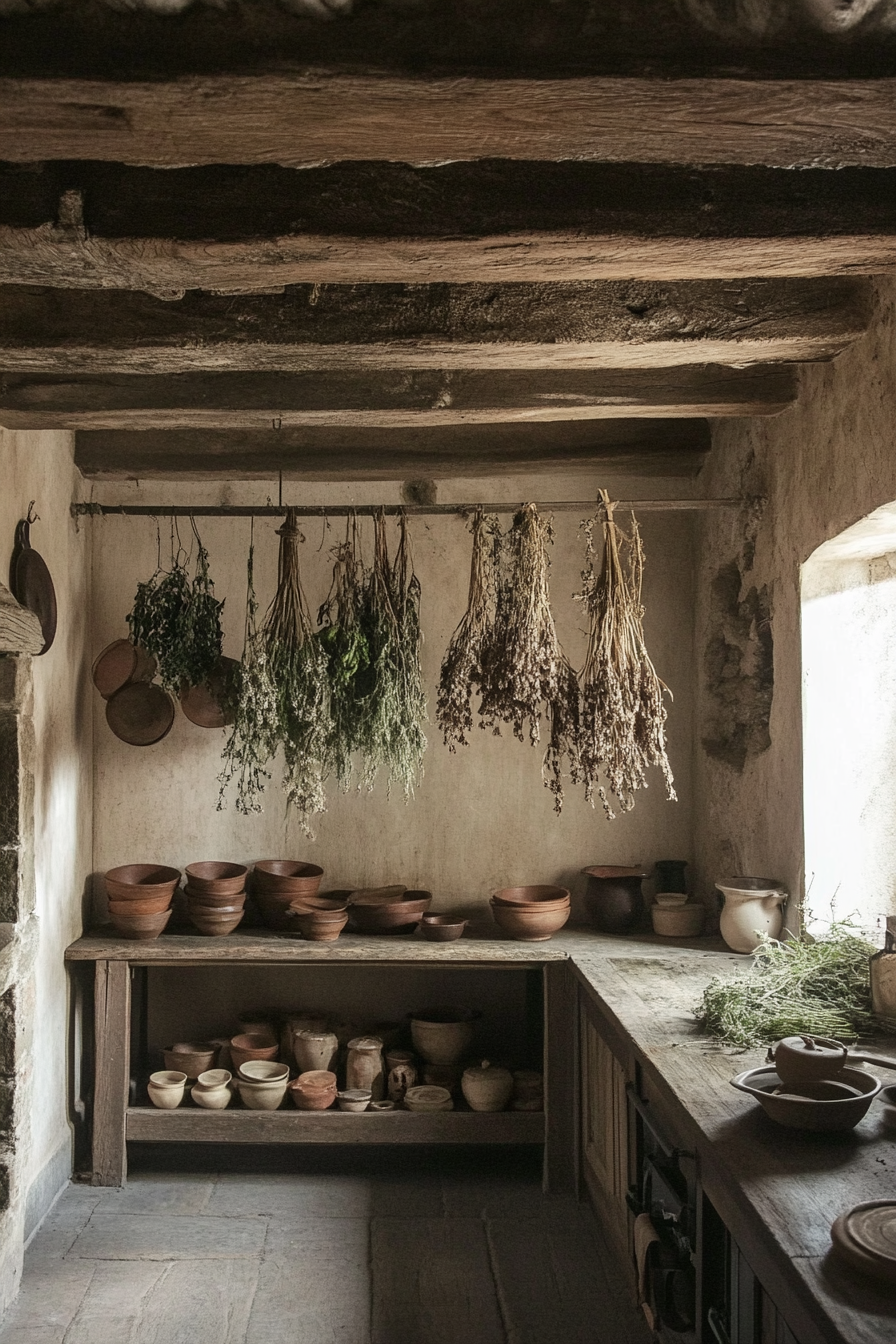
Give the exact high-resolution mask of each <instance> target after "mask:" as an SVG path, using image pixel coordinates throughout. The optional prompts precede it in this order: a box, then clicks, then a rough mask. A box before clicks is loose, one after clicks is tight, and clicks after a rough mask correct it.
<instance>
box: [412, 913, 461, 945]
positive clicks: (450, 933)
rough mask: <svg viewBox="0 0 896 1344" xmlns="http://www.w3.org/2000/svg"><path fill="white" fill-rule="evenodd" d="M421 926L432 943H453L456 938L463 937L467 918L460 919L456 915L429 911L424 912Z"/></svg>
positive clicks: (424, 935)
mask: <svg viewBox="0 0 896 1344" xmlns="http://www.w3.org/2000/svg"><path fill="white" fill-rule="evenodd" d="M420 927H421V929H422V931H423V937H424V938H428V939H429V941H430V942H431V943H453V942H454V940H455V939H456V938H462V937H463V934H464V929H466V927H467V920H465V919H458V918H457V916H456V915H431V914H429V913H427V914H424V916H423V920H422V923H421V925H420Z"/></svg>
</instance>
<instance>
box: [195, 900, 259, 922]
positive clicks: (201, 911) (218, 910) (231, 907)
mask: <svg viewBox="0 0 896 1344" xmlns="http://www.w3.org/2000/svg"><path fill="white" fill-rule="evenodd" d="M245 908H246V898H245V897H244V896H228V897H227V898H226V900H225V898H224V897H222V898H221V901H220V902H216V903H215V904H210V903H209V902H208V901H200V900H199V899H198V897H196V896H188V897H187V909H188V910H190V911H193V910H195V911H196V914H197V915H206V916H207V917H208V918H210V919H214V917H215V916H216V915H241V914H242V913H243V911H244V910H245Z"/></svg>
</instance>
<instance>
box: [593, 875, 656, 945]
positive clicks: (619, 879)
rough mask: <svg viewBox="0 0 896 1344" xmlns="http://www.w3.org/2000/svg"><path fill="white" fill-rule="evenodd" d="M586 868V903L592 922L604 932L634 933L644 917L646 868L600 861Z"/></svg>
mask: <svg viewBox="0 0 896 1344" xmlns="http://www.w3.org/2000/svg"><path fill="white" fill-rule="evenodd" d="M582 872H583V873H585V874H586V875H587V877H588V888H587V890H586V892H585V905H586V907H587V910H588V914H589V916H590V918H591V922H592V924H594V925H595V927H596V928H598V929H600V931H601V933H616V934H624V933H634V931H635V930H636V929H637V928H638V927H639V926H640V924H641V923H642V921H643V919H644V897H643V895H642V892H641V883H642V881H643V880H644V878H645V877H646V873H645V872H644V871H643V869H641V868H620V867H614V866H612V865H609V866H608V865H598V866H596V867H592V868H583V869H582Z"/></svg>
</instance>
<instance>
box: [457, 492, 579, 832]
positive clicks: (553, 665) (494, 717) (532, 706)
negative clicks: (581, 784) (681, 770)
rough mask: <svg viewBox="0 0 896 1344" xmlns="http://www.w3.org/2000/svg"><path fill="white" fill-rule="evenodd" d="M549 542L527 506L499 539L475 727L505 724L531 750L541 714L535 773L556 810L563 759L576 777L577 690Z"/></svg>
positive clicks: (547, 527)
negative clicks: (560, 632)
mask: <svg viewBox="0 0 896 1344" xmlns="http://www.w3.org/2000/svg"><path fill="white" fill-rule="evenodd" d="M552 538H553V530H552V528H551V524H550V523H549V522H548V521H546V520H545V519H542V518H540V517H539V516H538V510H537V509H536V507H535V505H534V504H526V505H524V507H523V508H522V509H521V510H520V511H519V513H517V514H516V515H515V517H514V519H513V523H512V524H511V527H510V531H509V532H508V533H507V535H506V537H505V538H504V544H503V547H502V555H501V564H500V567H499V574H498V587H497V598H496V602H495V616H494V621H493V622H492V626H491V629H490V631H489V634H488V638H487V639H486V640H485V642H484V647H483V657H482V703H481V706H480V711H479V712H480V716H481V722H482V726H483V727H491V728H492V729H493V731H494V732H495V733H500V725H501V723H509V724H510V725H511V727H512V728H513V732H514V736H516V737H517V738H519V740H520V741H521V742H523V741H525V737H526V734H528V738H529V741H530V742H531V743H532V745H533V746H534V745H535V744H536V743H537V742H538V741H539V740H540V737H541V718H542V715H545V716H546V717H547V718H548V720H549V722H550V742H549V745H548V749H547V752H546V753H545V757H544V762H543V774H544V779H545V784H546V785H547V787H548V788H550V790H551V792H552V793H553V795H554V809H555V811H557V812H559V811H560V808H561V807H562V804H563V785H562V779H563V774H564V768H563V767H564V762H565V763H566V771H567V773H568V774H569V776H570V777H571V778H572V779H573V781H577V780H578V779H579V778H580V767H579V743H578V730H579V689H578V683H577V681H576V676H575V673H574V672H573V670H572V667H571V666H570V664H569V661H568V659H567V657H566V655H565V653H564V652H563V649H562V648H561V646H560V641H559V639H558V638H557V631H556V628H555V626H554V617H553V613H552V611H551V596H550V584H549V573H550V558H549V554H548V547H549V546H550V544H551V541H552Z"/></svg>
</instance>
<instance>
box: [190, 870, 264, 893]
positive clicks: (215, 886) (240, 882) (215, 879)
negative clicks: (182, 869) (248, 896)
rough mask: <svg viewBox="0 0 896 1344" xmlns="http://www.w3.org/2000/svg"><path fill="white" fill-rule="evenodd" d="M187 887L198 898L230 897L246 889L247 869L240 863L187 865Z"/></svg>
mask: <svg viewBox="0 0 896 1344" xmlns="http://www.w3.org/2000/svg"><path fill="white" fill-rule="evenodd" d="M186 874H187V886H188V887H189V888H191V889H192V890H193V892H194V893H195V894H196V895H197V896H199V895H201V894H202V893H203V892H206V893H207V894H208V895H209V896H232V895H236V894H238V893H240V892H242V891H245V889H246V878H247V877H248V875H249V869H248V868H246V867H244V866H243V864H241V863H215V862H208V863H188V864H187V867H186Z"/></svg>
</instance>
